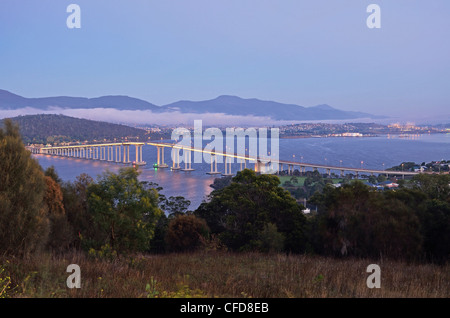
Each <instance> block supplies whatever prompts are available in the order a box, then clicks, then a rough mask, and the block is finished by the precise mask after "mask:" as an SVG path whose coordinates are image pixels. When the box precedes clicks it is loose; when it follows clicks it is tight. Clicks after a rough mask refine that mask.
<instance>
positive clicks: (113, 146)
mask: <svg viewBox="0 0 450 318" xmlns="http://www.w3.org/2000/svg"><path fill="white" fill-rule="evenodd" d="M145 144H147V145H150V146H153V147H156V151H157V161H156V163H155V164H154V167H157V168H169V165H168V164H167V163H166V162H165V160H164V152H165V151H164V150H165V148H170V149H178V151H175V152H174V154H173V155H172V157H173V158H172V166H171V167H170V168H171V169H172V170H182V171H193V170H194V169H193V168H192V153H194V152H201V153H203V154H208V155H210V159H211V160H210V165H211V170H210V171H209V172H207V173H208V174H222V175H232V171H231V164H232V163H233V162H234V161H235V159H237V160H239V162H240V170H242V169H245V168H247V163H249V164H254V170H255V171H256V172H261V173H277V172H279V171H283V168H284V166H287V173H288V174H289V175H290V174H293V173H294V170H295V168H296V167H297V168H298V169H299V171H300V172H306V168H311V169H313V170H318V169H323V170H324V171H326V173H327V174H328V175H330V174H331V171H339V172H340V175H341V176H343V175H344V174H345V173H346V172H354V173H356V175H357V176H359V174H371V175H373V174H384V175H388V176H389V175H393V176H394V175H397V176H398V175H400V176H402V177H404V176H413V175H417V174H419V173H420V172H412V171H391V170H389V171H388V170H379V169H365V168H354V167H341V166H333V165H323V164H316V163H306V162H297V161H289V160H273V159H271V158H267V157H252V156H249V155H247V154H236V153H231V152H223V151H214V150H212V151H211V150H206V149H201V148H195V147H193V146H183V145H180V144H172V143H163V142H147V143H144V142H120V143H101V144H89V145H74V146H57V147H32V146H31V147H30V146H28V147H27V149H29V150H30V151H31V152H32V153H34V154H45V155H52V156H60V157H67V158H80V159H87V160H100V161H107V162H114V163H121V164H133V165H146V162H145V161H144V160H143V155H142V148H143V146H144V145H145ZM130 146H134V147H135V160H134V161H131V160H130ZM179 150H183V156H184V159H183V162H184V168H181V166H180V163H181V158H180V155H179ZM218 157H223V160H222V161H224V169H225V171H224V172H223V173H222V172H219V171H218V169H217V163H218ZM269 166H270V167H272V169H269V168H268V167H269ZM273 167H275V169H273Z"/></svg>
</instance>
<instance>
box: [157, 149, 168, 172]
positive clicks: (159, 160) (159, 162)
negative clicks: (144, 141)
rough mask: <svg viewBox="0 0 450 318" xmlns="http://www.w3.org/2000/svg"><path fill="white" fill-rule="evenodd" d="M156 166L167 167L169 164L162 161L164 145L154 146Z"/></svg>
mask: <svg viewBox="0 0 450 318" xmlns="http://www.w3.org/2000/svg"><path fill="white" fill-rule="evenodd" d="M156 155H157V159H156V166H157V167H158V168H168V167H169V166H168V165H167V164H165V163H164V147H156Z"/></svg>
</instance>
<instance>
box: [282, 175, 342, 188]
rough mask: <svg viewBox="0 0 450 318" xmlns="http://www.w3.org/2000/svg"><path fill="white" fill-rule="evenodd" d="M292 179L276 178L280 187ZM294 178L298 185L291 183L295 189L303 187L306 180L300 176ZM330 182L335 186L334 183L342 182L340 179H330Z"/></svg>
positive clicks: (289, 177) (288, 177)
mask: <svg viewBox="0 0 450 318" xmlns="http://www.w3.org/2000/svg"><path fill="white" fill-rule="evenodd" d="M292 177H293V176H278V178H280V181H281V183H280V185H281V186H283V184H284V183H285V182H286V181H290V180H291V178H292ZM295 177H296V178H297V180H298V183H293V185H294V186H295V187H303V185H304V183H305V180H306V177H301V176H295ZM331 180H332V181H333V183H334V184H336V183H339V182H341V181H342V178H339V179H331Z"/></svg>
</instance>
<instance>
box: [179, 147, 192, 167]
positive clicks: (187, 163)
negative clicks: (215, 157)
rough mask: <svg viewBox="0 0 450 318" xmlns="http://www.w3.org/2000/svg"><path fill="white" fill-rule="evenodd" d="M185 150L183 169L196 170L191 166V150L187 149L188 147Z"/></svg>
mask: <svg viewBox="0 0 450 318" xmlns="http://www.w3.org/2000/svg"><path fill="white" fill-rule="evenodd" d="M183 152H184V169H181V171H194V170H195V169H192V166H191V157H192V156H191V151H190V150H189V151H187V150H186V149H183Z"/></svg>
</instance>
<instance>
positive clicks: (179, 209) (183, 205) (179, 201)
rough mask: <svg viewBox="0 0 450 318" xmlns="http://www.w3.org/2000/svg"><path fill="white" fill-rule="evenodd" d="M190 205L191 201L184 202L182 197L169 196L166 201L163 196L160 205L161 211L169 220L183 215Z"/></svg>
mask: <svg viewBox="0 0 450 318" xmlns="http://www.w3.org/2000/svg"><path fill="white" fill-rule="evenodd" d="M190 205H191V201H189V200H186V199H185V198H184V197H182V196H176V197H174V196H170V197H169V198H168V199H167V198H166V197H165V196H164V197H163V200H162V202H161V203H160V207H161V209H162V210H163V211H164V212H165V213H166V214H167V216H168V217H169V218H172V217H175V216H177V215H182V214H185V213H186V212H187V209H188V208H189V206H190Z"/></svg>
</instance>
